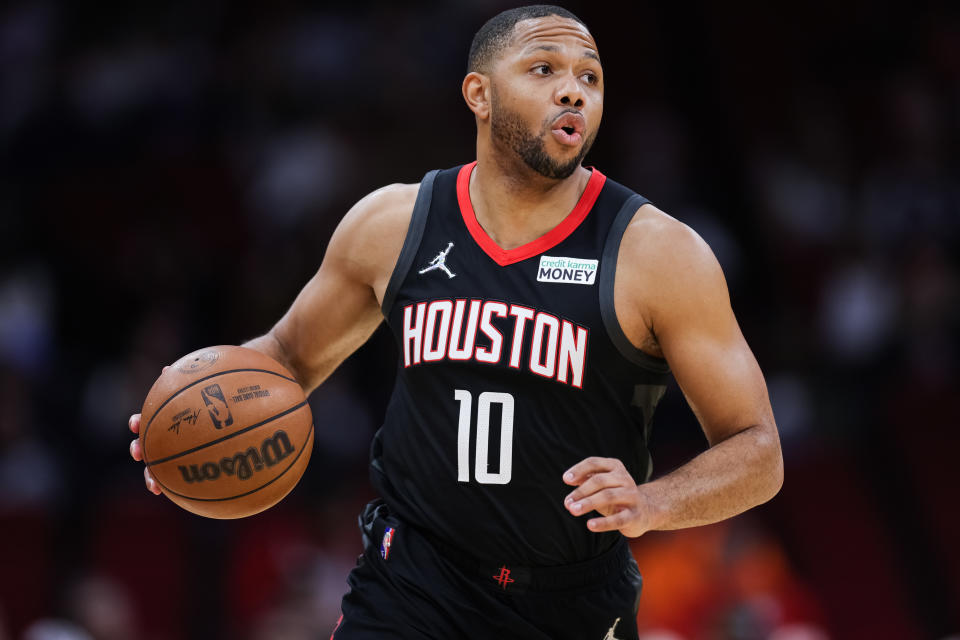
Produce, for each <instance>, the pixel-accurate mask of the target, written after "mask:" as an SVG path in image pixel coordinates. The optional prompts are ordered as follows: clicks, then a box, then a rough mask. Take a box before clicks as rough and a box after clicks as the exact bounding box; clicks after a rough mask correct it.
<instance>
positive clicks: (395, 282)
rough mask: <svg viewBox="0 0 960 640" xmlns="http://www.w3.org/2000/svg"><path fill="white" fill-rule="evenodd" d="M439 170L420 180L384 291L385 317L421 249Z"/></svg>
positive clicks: (383, 307)
mask: <svg viewBox="0 0 960 640" xmlns="http://www.w3.org/2000/svg"><path fill="white" fill-rule="evenodd" d="M439 172H440V171H439V170H438V169H435V170H433V171H430V172H429V173H427V175H425V176H424V177H423V180H421V181H420V190H419V191H418V192H417V200H416V202H415V203H414V205H413V214H412V215H411V216H410V225H409V226H408V227H407V235H406V237H405V238H404V240H403V248H402V249H401V250H400V257H398V258H397V264H396V265H395V266H394V268H393V273H392V274H391V275H390V281H389V282H388V283H387V290H386V291H384V293H383V304H382V305H380V311H381V313H383V317H384V318H386V317H388V316H389V314H390V309H391V308H393V301H394V299H395V298H396V297H397V292H398V291H399V290H400V286H401V285H402V284H403V281H404V280H405V279H406V277H407V272H408V271H410V265H411V264H413V259H414V258H415V257H416V256H417V251H418V250H419V249H420V241H421V240H422V239H423V230H424V228H425V227H426V226H427V214H428V213H430V203H431V202H432V200H433V180H434V178H435V177H436V175H437V174H438V173H439Z"/></svg>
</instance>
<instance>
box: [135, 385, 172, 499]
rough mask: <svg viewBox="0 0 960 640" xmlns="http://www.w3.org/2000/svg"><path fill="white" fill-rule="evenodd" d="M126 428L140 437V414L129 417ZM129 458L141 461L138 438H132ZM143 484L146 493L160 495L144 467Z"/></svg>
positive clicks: (148, 470) (157, 486) (151, 475)
mask: <svg viewBox="0 0 960 640" xmlns="http://www.w3.org/2000/svg"><path fill="white" fill-rule="evenodd" d="M169 368H170V367H164V368H163V370H162V371H161V372H160V373H163V371H166V370H167V369H169ZM127 426H128V427H130V431H132V432H133V433H134V434H136V435H140V414H139V413H135V414H133V415H132V416H130V419H129V420H127ZM130 457H131V458H133V459H134V460H136V461H137V462H140V461H142V460H143V448H142V447H141V446H140V438H134V439H133V440H131V441H130ZM143 483H144V484H145V485H147V491H149V492H150V493H153V494H156V495H160V485H158V484H157V481H156V480H154V478H153V474H152V473H150V469H149V468H147V467H146V466H145V467H144V468H143Z"/></svg>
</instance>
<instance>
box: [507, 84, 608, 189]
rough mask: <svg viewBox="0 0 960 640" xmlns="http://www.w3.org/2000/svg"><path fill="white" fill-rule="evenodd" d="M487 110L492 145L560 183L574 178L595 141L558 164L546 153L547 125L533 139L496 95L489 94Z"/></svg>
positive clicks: (517, 115) (590, 141) (513, 112)
mask: <svg viewBox="0 0 960 640" xmlns="http://www.w3.org/2000/svg"><path fill="white" fill-rule="evenodd" d="M491 97H492V100H491V102H492V104H491V110H490V135H491V136H492V137H493V139H494V143H497V142H499V143H501V144H503V145H506V147H507V148H509V149H510V150H511V151H513V152H514V153H516V154H517V155H518V156H520V158H521V159H522V160H523V162H524V164H526V165H527V166H528V167H530V168H531V169H533V170H534V171H536V172H537V173H539V174H540V175H542V176H543V177H545V178H551V179H553V180H563V179H565V178H569V177H570V176H572V175H573V172H574V171H576V170H577V167H579V166H580V163H582V162H583V158H584V157H585V156H586V155H587V152H588V151H590V147H592V146H593V141H594V139H595V138H596V137H597V134H596V132H594V133H593V135H592V136H590V137H589V138H587V139H586V140H584V143H583V145H582V146H581V147H580V153H578V154H577V156H576V157H575V158H573V159H572V160H567V161H566V162H564V163H562V164H561V163H560V162H557V161H556V160H554V159H553V158H552V157H550V154H548V153H547V149H546V145H545V143H544V137H545V136H546V134H547V133H548V132H549V131H550V123H549V122H546V121H545V122H544V123H543V127H542V128H541V129H540V135H539V136H535V135H533V134H532V133H530V131H529V130H528V129H527V128H526V125H525V124H524V122H523V118H521V117H520V114H518V113H516V112H515V111H510V110H508V109H507V108H505V107H504V106H503V105H502V104H501V103H500V101H499V100H498V99H497V92H496V91H495V90H494V91H493V92H492V96H491Z"/></svg>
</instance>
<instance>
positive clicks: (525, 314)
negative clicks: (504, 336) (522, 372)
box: [510, 305, 536, 369]
mask: <svg viewBox="0 0 960 640" xmlns="http://www.w3.org/2000/svg"><path fill="white" fill-rule="evenodd" d="M535 313H536V311H534V310H533V309H531V308H529V307H521V306H519V305H511V306H510V315H512V316H516V317H517V320H516V322H515V323H514V325H513V345H512V346H511V348H510V366H511V367H513V368H514V369H519V368H520V350H521V349H522V348H523V332H524V329H526V328H527V320H532V319H533V316H534V314H535Z"/></svg>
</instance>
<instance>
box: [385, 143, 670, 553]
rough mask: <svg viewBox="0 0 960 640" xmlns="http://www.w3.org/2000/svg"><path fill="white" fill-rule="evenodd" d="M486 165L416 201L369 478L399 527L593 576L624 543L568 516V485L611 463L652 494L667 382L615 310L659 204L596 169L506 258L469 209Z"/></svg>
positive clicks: (426, 190) (428, 183)
mask: <svg viewBox="0 0 960 640" xmlns="http://www.w3.org/2000/svg"><path fill="white" fill-rule="evenodd" d="M475 164H476V163H475V162H474V163H471V164H468V165H465V166H462V167H457V168H454V169H448V170H445V171H433V172H431V173H429V174H427V176H426V177H425V178H424V180H423V182H422V183H421V186H420V191H419V194H418V197H417V200H416V204H415V206H414V211H413V216H412V219H411V221H410V226H409V228H408V230H407V237H406V240H405V242H404V245H403V249H402V250H401V253H400V257H399V259H398V261H397V265H396V267H395V270H394V273H393V275H392V277H391V279H390V282H389V284H388V286H387V290H386V293H385V295H384V300H383V314H384V316H385V317H386V319H387V323H388V324H389V326H390V329H391V330H392V332H393V334H394V336H395V338H396V341H397V346H398V347H399V351H400V358H399V366H398V371H397V381H396V387H395V388H394V391H393V395H392V398H391V400H390V403H389V406H388V408H387V414H386V418H385V421H384V424H383V426H382V428H381V429H380V430H379V431H378V433H377V435H376V437H375V438H374V442H373V445H372V447H371V458H372V460H371V462H372V464H371V478H372V481H373V484H374V487H375V488H376V489H377V490H378V491H379V493H380V495H381V496H382V497H383V498H384V499H385V500H386V501H387V503H388V505H389V506H390V508H391V510H392V511H393V512H395V513H396V514H397V515H398V516H399V517H400V518H402V519H403V520H405V521H407V522H408V523H410V524H412V525H414V526H417V527H419V528H420V529H422V530H425V531H426V532H429V533H430V534H432V535H433V536H434V537H435V538H436V539H438V540H440V541H441V542H443V543H446V544H447V545H450V546H452V547H455V548H457V549H461V550H462V551H463V552H464V553H465V554H470V555H472V556H475V557H478V558H482V559H490V560H492V561H494V562H501V561H502V562H510V563H514V564H516V565H526V566H541V565H558V564H570V563H575V562H579V561H583V560H585V559H588V558H592V557H594V556H597V555H599V554H601V553H603V552H604V551H606V550H608V549H610V548H611V547H612V546H613V545H614V544H615V543H616V541H617V540H618V538H619V537H620V534H619V533H618V532H607V533H593V532H591V531H589V530H588V529H587V526H586V520H587V518H588V517H590V516H589V515H588V516H580V517H574V516H573V515H571V514H570V513H569V512H568V511H567V510H566V509H565V508H564V506H563V498H564V496H566V495H567V494H568V493H569V492H570V491H572V490H573V487H571V486H569V485H567V484H565V483H564V482H563V480H562V475H563V472H564V471H566V470H567V469H568V468H569V467H571V466H573V465H574V464H575V463H577V462H579V461H581V460H582V459H584V458H586V457H588V456H603V457H612V458H619V459H620V460H622V461H623V463H624V465H625V466H626V468H627V470H628V471H629V472H630V473H631V474H632V475H633V477H634V479H635V480H636V481H638V482H641V481H644V480H646V479H647V478H648V476H649V473H650V469H651V462H650V456H649V454H648V451H647V446H646V443H647V438H648V435H649V428H650V421H651V418H652V415H653V410H654V407H655V406H656V404H657V402H658V401H659V399H660V397H661V396H662V395H663V391H664V389H665V387H666V382H667V377H668V367H667V365H666V362H665V361H664V360H661V359H658V358H653V357H651V356H649V355H647V354H645V353H643V352H641V351H639V350H638V349H636V348H635V347H633V345H632V344H631V343H630V342H629V341H628V340H627V338H626V336H625V335H624V334H623V331H622V330H621V328H620V325H619V324H618V322H617V319H616V315H615V313H614V307H613V282H614V272H615V269H616V260H617V253H618V250H619V247H620V239H621V236H622V234H623V231H624V229H625V228H626V225H627V223H629V221H630V220H631V219H632V217H633V215H634V213H635V212H636V211H637V209H638V208H639V207H640V206H641V205H642V204H644V203H645V202H647V200H646V199H645V198H643V197H641V196H638V195H636V194H635V193H633V192H632V191H630V190H629V189H627V188H626V187H623V186H621V185H619V184H617V183H615V182H613V181H612V180H608V179H607V178H606V177H605V176H604V175H603V174H601V173H600V172H599V171H597V170H596V169H594V170H593V173H592V175H591V177H590V179H589V182H588V183H587V187H586V189H585V190H584V192H583V194H582V196H581V198H580V200H579V202H578V203H577V205H576V207H575V208H574V209H573V211H571V212H570V213H569V215H567V217H566V218H565V219H564V220H563V221H562V222H561V223H560V224H559V225H557V227H556V228H554V229H553V230H552V231H550V232H549V233H547V234H546V235H544V236H542V237H540V238H538V239H537V240H535V241H533V242H530V243H529V244H526V245H523V246H521V247H517V248H515V249H510V250H504V249H501V248H500V247H499V246H497V245H496V244H495V243H494V242H493V240H492V239H491V238H490V237H489V236H487V235H486V233H485V232H484V230H483V229H482V227H481V226H480V225H479V223H478V222H477V219H476V216H475V214H474V211H473V207H472V205H471V203H470V195H469V180H470V173H471V171H472V170H473V167H474V166H475ZM593 515H594V516H595V515H596V514H593Z"/></svg>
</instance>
